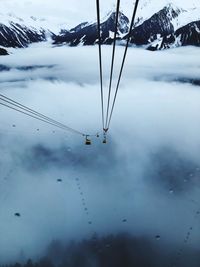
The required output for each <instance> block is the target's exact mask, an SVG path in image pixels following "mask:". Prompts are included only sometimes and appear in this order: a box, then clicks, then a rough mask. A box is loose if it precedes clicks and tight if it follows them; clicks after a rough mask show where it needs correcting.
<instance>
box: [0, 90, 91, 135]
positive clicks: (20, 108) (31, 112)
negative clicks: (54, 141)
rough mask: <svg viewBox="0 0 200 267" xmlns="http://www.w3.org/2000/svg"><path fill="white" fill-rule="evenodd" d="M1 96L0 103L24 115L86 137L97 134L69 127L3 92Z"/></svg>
mask: <svg viewBox="0 0 200 267" xmlns="http://www.w3.org/2000/svg"><path fill="white" fill-rule="evenodd" d="M0 96H1V97H0V100H1V101H3V103H2V102H0V105H2V106H4V107H7V108H10V109H12V110H14V111H17V112H20V113H22V114H24V115H27V116H29V117H32V118H34V119H37V120H39V121H42V122H45V123H47V124H50V125H53V126H55V127H57V128H60V129H62V130H65V131H70V132H72V133H74V134H78V135H81V136H84V137H85V136H96V135H90V134H85V133H82V132H80V131H77V130H75V129H73V128H71V127H68V126H67V125H65V124H62V123H60V122H58V121H56V120H53V119H51V118H49V117H47V116H45V115H43V114H41V113H39V112H37V111H35V110H33V109H30V108H28V107H26V106H24V105H22V104H20V103H18V102H16V101H14V100H12V99H10V98H8V97H6V96H3V95H1V94H0ZM4 98H5V99H4Z"/></svg>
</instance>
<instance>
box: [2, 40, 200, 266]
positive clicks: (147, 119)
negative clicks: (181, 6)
mask: <svg viewBox="0 0 200 267" xmlns="http://www.w3.org/2000/svg"><path fill="white" fill-rule="evenodd" d="M122 52H123V47H118V48H117V60H116V69H115V76H114V77H115V80H114V83H116V77H117V73H118V69H119V67H120V62H121V56H122ZM110 54H111V47H107V46H105V47H103V56H104V88H107V86H108V78H109V77H108V70H109V68H110ZM1 64H2V65H3V66H4V70H3V71H1V72H0V82H1V90H0V92H1V93H3V94H5V95H7V96H8V97H11V98H13V99H15V100H17V101H19V102H21V103H23V104H25V105H27V106H29V107H31V108H34V109H36V110H37V111H39V112H42V113H44V114H46V115H48V116H50V117H52V118H55V119H57V120H59V121H61V122H63V123H66V124H68V125H70V126H71V127H73V128H76V129H78V130H82V131H84V132H90V133H96V132H97V131H99V130H100V128H101V112H100V87H99V77H98V56H97V47H78V48H69V47H57V48H52V47H49V46H48V45H44V44H42V45H41V44H40V45H34V46H32V47H30V48H27V49H24V50H17V51H14V53H13V54H12V55H11V56H8V57H5V58H3V59H2V62H1ZM5 66H6V67H7V68H6V67H5ZM30 66H31V68H30ZM198 73H199V49H198V48H193V47H188V48H181V49H174V50H170V51H164V52H158V53H152V52H149V51H144V50H141V49H135V48H131V49H129V52H128V58H127V62H126V66H125V70H124V75H123V80H122V84H121V88H120V91H119V97H118V99H117V104H116V109H115V111H114V116H113V120H112V123H111V129H110V133H109V136H108V144H107V145H103V144H102V143H101V141H102V140H101V138H99V139H97V138H93V140H92V142H93V145H92V146H91V147H86V146H84V140H83V139H82V138H81V137H79V136H74V135H71V134H70V133H65V132H62V131H60V130H57V129H54V128H53V127H51V126H48V125H45V124H43V123H42V122H41V123H40V122H38V121H36V120H32V119H30V118H26V117H24V116H23V115H21V114H16V113H14V112H13V111H9V110H7V109H6V108H4V107H0V111H1V130H0V136H1V138H0V151H1V152H0V159H1V163H0V166H1V176H0V184H1V186H0V203H1V204H0V217H1V218H2V219H1V221H0V229H1V239H0V258H1V259H2V260H3V261H7V260H12V259H17V258H19V255H20V253H21V251H23V253H24V254H25V256H26V257H29V256H35V257H37V256H40V255H41V253H42V251H43V250H44V248H45V246H46V245H47V244H48V243H49V242H50V241H51V240H53V239H61V240H65V241H66V240H71V239H77V240H80V239H82V238H84V237H88V236H91V235H93V233H94V232H97V233H98V234H99V235H103V234H109V233H120V232H128V233H130V234H133V235H134V236H136V237H138V238H139V237H142V236H145V238H147V239H150V240H151V242H153V243H155V249H159V247H163V248H164V249H165V250H173V251H175V252H176V251H178V249H179V248H180V247H182V245H183V240H184V238H185V236H186V234H187V232H188V230H189V229H190V227H193V229H194V230H192V232H191V237H190V241H189V242H188V246H189V247H191V248H196V247H198V245H199V239H200V236H199V231H198V223H199V217H198V214H197V212H198V211H199V206H200V197H199V177H200V162H199V156H200V152H199V151H200V150H199V147H200V139H199V136H200V125H199V123H198V121H199V114H200V106H199V98H200V93H199V87H198V86H194V85H193V84H191V81H195V80H197V79H198ZM58 179H61V180H62V181H58ZM15 213H20V214H21V217H16V216H14V214H15ZM157 235H159V236H160V237H161V239H160V241H159V242H158V240H156V238H155V236H157ZM186 249H187V248H186Z"/></svg>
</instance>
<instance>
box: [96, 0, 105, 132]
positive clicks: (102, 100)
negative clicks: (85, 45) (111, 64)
mask: <svg viewBox="0 0 200 267" xmlns="http://www.w3.org/2000/svg"><path fill="white" fill-rule="evenodd" d="M96 9H97V34H98V40H99V41H98V45H99V72H100V86H101V113H102V127H103V129H104V124H105V118H104V94H103V67H102V51H101V26H100V4H99V0H96Z"/></svg>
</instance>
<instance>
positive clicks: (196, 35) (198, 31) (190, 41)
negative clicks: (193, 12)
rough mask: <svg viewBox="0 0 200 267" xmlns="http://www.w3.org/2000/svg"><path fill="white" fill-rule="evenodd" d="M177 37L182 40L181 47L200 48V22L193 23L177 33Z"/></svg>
mask: <svg viewBox="0 0 200 267" xmlns="http://www.w3.org/2000/svg"><path fill="white" fill-rule="evenodd" d="M175 37H176V38H178V39H180V43H181V45H183V46H185V45H196V46H200V20H199V21H195V22H191V23H189V24H187V25H186V26H184V27H181V28H180V29H178V30H177V31H176V32H175Z"/></svg>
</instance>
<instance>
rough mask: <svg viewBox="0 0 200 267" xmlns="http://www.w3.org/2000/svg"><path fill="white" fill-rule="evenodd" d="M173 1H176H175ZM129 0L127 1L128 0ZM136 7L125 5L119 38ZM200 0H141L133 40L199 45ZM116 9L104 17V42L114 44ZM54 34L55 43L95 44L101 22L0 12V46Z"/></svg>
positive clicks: (157, 44) (159, 45) (145, 43)
mask: <svg viewBox="0 0 200 267" xmlns="http://www.w3.org/2000/svg"><path fill="white" fill-rule="evenodd" d="M172 2H173V3H172ZM124 3H126V2H124ZM131 12H132V9H131V8H130V2H129V4H128V2H127V5H126V4H125V5H124V6H122V9H121V12H120V15H119V23H118V32H117V33H118V34H117V38H118V40H123V39H126V38H127V33H128V31H129V26H130V18H131ZM199 22H200V2H199V0H191V1H190V5H189V4H187V2H186V1H180V0H173V1H172V0H171V2H169V1H168V0H160V1H159V3H158V1H156V4H155V1H153V0H143V1H141V3H140V5H139V8H138V12H137V17H136V21H135V25H134V26H135V27H134V29H133V30H132V34H131V43H132V44H136V45H143V46H144V47H146V48H147V49H150V50H157V49H165V48H169V47H175V46H182V45H191V44H192V45H199V39H200V37H199V35H200V30H199ZM114 23H115V11H114V10H112V11H111V12H109V13H108V14H107V15H106V16H105V17H104V18H102V19H101V37H102V43H103V44H111V43H112V41H113V36H114ZM48 38H52V40H53V43H54V44H59V45H62V44H68V45H71V46H76V45H80V44H82V45H93V44H95V43H97V42H98V38H97V24H96V21H94V22H82V23H80V24H78V25H77V26H75V27H73V28H72V29H68V28H67V27H66V23H61V22H59V23H58V21H51V23H50V22H49V21H48V20H46V19H38V18H36V17H33V16H31V17H28V16H26V17H23V18H19V17H17V16H15V15H13V14H0V46H2V47H26V46H27V45H29V44H30V43H34V42H41V41H45V40H47V39H48Z"/></svg>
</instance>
